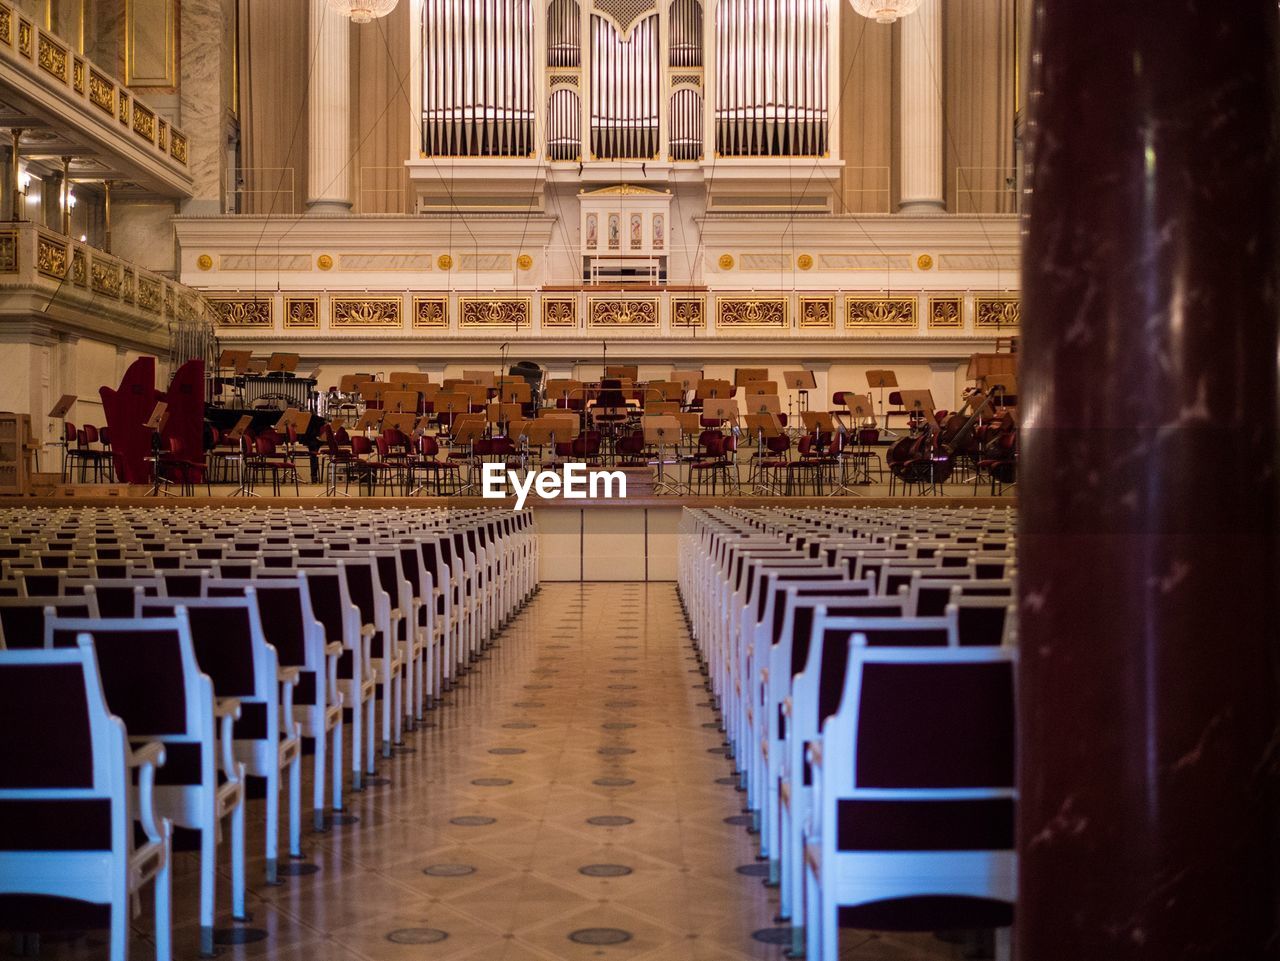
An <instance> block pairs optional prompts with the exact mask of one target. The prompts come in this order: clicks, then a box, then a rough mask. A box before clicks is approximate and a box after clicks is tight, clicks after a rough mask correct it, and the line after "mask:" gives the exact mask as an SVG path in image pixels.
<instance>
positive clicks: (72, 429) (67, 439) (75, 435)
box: [61, 420, 80, 484]
mask: <svg viewBox="0 0 1280 961" xmlns="http://www.w3.org/2000/svg"><path fill="white" fill-rule="evenodd" d="M79 437H80V434H79V432H78V431H77V430H76V425H75V424H73V423H71V421H69V420H68V421H64V422H63V424H62V444H61V446H62V475H61V476H62V483H64V484H65V483H66V482H67V481H68V480H70V479H71V471H72V470H73V465H74V463H75V461H76V460H77V459H78V457H79V454H78V448H79ZM73 444H75V445H76V446H75V447H73V446H72V445H73Z"/></svg>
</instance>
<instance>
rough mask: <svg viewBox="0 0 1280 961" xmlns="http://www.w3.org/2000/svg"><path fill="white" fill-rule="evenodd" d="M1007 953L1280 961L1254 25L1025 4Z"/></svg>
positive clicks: (1275, 646) (1079, 5)
mask: <svg viewBox="0 0 1280 961" xmlns="http://www.w3.org/2000/svg"><path fill="white" fill-rule="evenodd" d="M1035 8H1036V14H1035V17H1034V22H1033V24H1032V37H1033V40H1032V47H1033V60H1034V64H1033V69H1032V71H1031V75H1030V77H1029V78H1028V80H1029V84H1028V100H1029V109H1030V112H1029V115H1028V132H1029V153H1028V169H1027V184H1028V186H1029V188H1030V191H1031V193H1030V195H1029V205H1028V209H1029V212H1028V220H1027V223H1026V228H1027V232H1026V240H1025V247H1024V252H1023V253H1024V257H1023V290H1024V304H1023V307H1024V310H1023V317H1024V321H1023V325H1024V331H1023V334H1024V336H1023V341H1022V350H1023V360H1022V371H1021V381H1020V383H1021V390H1020V393H1021V397H1022V403H1023V406H1022V410H1021V419H1022V425H1023V434H1022V438H1021V445H1022V462H1021V465H1020V466H1021V482H1020V488H1021V489H1020V505H1021V518H1022V520H1021V524H1022V532H1021V540H1020V549H1021V552H1022V554H1021V567H1020V578H1021V583H1020V593H1021V610H1022V614H1021V652H1022V662H1021V687H1020V691H1019V696H1020V711H1019V719H1020V768H1021V775H1020V783H1021V805H1020V814H1019V850H1020V872H1021V890H1020V894H1019V904H1018V922H1017V934H1016V945H1017V954H1018V957H1020V958H1022V959H1026V961H1122V959H1151V961H1157V959H1158V961H1176V959H1184V958H1185V959H1191V958H1195V959H1205V961H1208V959H1214V961H1218V959H1221V961H1246V959H1255V958H1276V957H1278V956H1280V934H1278V931H1277V927H1278V926H1277V917H1278V916H1280V845H1278V844H1277V837H1278V835H1280V832H1278V831H1277V826H1278V822H1280V792H1278V791H1277V781H1278V779H1280V778H1278V773H1277V772H1278V765H1280V737H1278V736H1277V735H1278V733H1280V732H1278V729H1277V724H1278V721H1280V708H1278V704H1280V695H1278V693H1277V692H1278V689H1280V682H1278V680H1277V678H1278V676H1280V670H1278V661H1280V566H1278V562H1277V536H1278V528H1277V520H1278V514H1277V484H1278V481H1277V478H1278V476H1280V474H1278V473H1277V453H1278V450H1280V439H1278V438H1277V353H1278V350H1280V339H1278V336H1277V334H1278V327H1280V322H1278V314H1277V308H1278V304H1277V281H1278V279H1280V278H1278V276H1277V254H1278V252H1280V203H1278V196H1280V169H1278V167H1277V121H1278V119H1280V118H1278V114H1280V110H1278V98H1280V86H1278V83H1280V78H1278V74H1277V50H1278V47H1277V43H1278V33H1280V29H1278V28H1280V13H1278V12H1277V5H1276V2H1275V0H1230V2H1221V0H1143V2H1137V3H1115V2H1114V0H1037V2H1036V4H1035Z"/></svg>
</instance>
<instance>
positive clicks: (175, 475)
mask: <svg viewBox="0 0 1280 961" xmlns="http://www.w3.org/2000/svg"><path fill="white" fill-rule="evenodd" d="M168 448H169V449H168V450H167V451H163V452H161V454H160V465H159V467H160V476H161V477H162V478H164V479H165V480H166V481H170V482H172V483H176V484H178V485H180V489H181V491H182V493H183V495H184V496H187V497H191V496H193V495H194V494H195V492H196V491H195V485H196V484H199V483H203V484H204V486H205V493H207V494H212V493H213V489H212V487H211V486H210V484H209V466H208V463H207V462H206V461H205V459H204V452H203V451H189V450H187V449H186V447H185V444H184V441H183V440H182V438H181V437H179V436H177V435H176V434H175V435H174V436H172V437H170V438H169V440H168Z"/></svg>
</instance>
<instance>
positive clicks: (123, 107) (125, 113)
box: [116, 90, 130, 126]
mask: <svg viewBox="0 0 1280 961" xmlns="http://www.w3.org/2000/svg"><path fill="white" fill-rule="evenodd" d="M129 99H130V98H129V95H128V94H127V93H125V92H124V91H123V90H121V91H120V96H119V97H117V98H116V108H117V111H116V114H117V116H119V118H120V122H121V123H122V124H124V125H125V126H128V124H129Z"/></svg>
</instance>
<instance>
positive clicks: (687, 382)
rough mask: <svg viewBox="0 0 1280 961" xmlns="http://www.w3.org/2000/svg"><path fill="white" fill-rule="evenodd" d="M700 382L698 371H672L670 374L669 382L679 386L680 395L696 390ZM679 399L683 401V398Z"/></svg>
mask: <svg viewBox="0 0 1280 961" xmlns="http://www.w3.org/2000/svg"><path fill="white" fill-rule="evenodd" d="M701 380H702V371H700V370H673V371H672V372H671V381H672V382H673V383H676V384H679V385H680V390H681V392H682V393H683V392H686V391H690V390H693V389H694V388H696V387H697V386H698V384H699V382H701ZM681 399H682V400H683V399H684V398H683V396H682V397H681Z"/></svg>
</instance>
